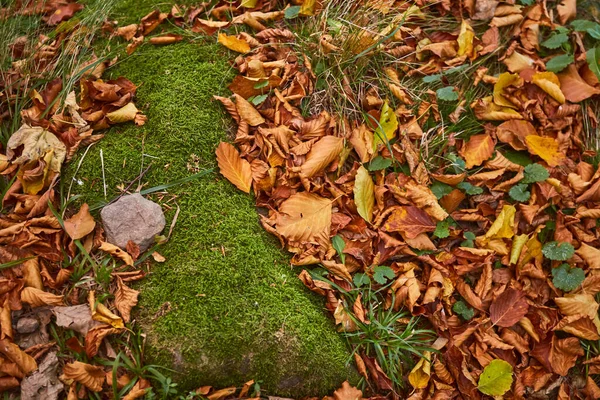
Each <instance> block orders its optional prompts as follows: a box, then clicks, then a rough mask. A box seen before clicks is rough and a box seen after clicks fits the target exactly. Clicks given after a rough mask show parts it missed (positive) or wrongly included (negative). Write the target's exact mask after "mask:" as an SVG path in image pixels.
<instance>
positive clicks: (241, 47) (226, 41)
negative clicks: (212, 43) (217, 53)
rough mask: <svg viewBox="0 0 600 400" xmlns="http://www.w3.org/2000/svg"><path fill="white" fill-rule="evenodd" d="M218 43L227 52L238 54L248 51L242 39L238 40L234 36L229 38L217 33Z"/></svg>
mask: <svg viewBox="0 0 600 400" xmlns="http://www.w3.org/2000/svg"><path fill="white" fill-rule="evenodd" d="M218 41H219V43H221V44H222V45H223V46H225V47H227V48H228V49H229V50H233V51H236V52H238V53H242V54H243V53H248V52H249V51H250V45H249V44H248V42H246V41H245V40H243V39H238V38H237V37H235V36H233V35H232V36H229V35H226V34H224V33H219V39H218Z"/></svg>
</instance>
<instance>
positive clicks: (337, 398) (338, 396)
mask: <svg viewBox="0 0 600 400" xmlns="http://www.w3.org/2000/svg"><path fill="white" fill-rule="evenodd" d="M362 395H363V394H362V391H360V390H358V389H357V388H355V387H354V386H351V385H350V384H349V383H348V381H344V382H343V383H342V387H340V388H339V389H337V390H336V391H335V392H333V398H334V400H362V398H363V397H362Z"/></svg>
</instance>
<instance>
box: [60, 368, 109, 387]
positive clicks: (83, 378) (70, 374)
mask: <svg viewBox="0 0 600 400" xmlns="http://www.w3.org/2000/svg"><path fill="white" fill-rule="evenodd" d="M63 378H64V379H71V380H74V381H75V382H79V383H81V384H82V385H83V386H85V387H86V388H88V389H90V390H91V391H93V392H100V391H101V390H102V384H103V382H104V379H105V373H104V369H102V368H101V367H97V366H95V365H90V364H86V363H82V362H80V361H74V362H72V363H69V364H66V365H65V366H64V368H63Z"/></svg>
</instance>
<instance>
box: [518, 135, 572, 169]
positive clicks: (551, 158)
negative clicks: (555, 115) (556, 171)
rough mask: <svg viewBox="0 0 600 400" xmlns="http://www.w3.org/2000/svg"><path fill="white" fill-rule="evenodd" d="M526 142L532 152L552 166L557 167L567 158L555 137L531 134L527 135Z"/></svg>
mask: <svg viewBox="0 0 600 400" xmlns="http://www.w3.org/2000/svg"><path fill="white" fill-rule="evenodd" d="M525 142H526V144H527V149H528V150H529V152H530V153H531V154H534V155H536V156H539V157H540V158H541V159H542V160H544V161H546V162H547V163H548V165H549V166H551V167H556V166H557V165H559V164H560V163H561V162H562V160H563V159H564V158H565V155H564V154H563V153H561V152H560V150H559V148H558V142H557V141H556V139H554V138H551V137H542V136H538V135H529V136H527V137H525Z"/></svg>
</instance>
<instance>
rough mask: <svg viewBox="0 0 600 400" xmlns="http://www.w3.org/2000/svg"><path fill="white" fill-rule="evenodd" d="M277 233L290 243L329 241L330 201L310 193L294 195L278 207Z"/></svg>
mask: <svg viewBox="0 0 600 400" xmlns="http://www.w3.org/2000/svg"><path fill="white" fill-rule="evenodd" d="M279 211H280V213H281V215H280V216H279V218H278V219H277V228H276V229H277V232H278V233H279V234H281V235H283V236H284V237H286V238H287V239H288V240H292V241H314V240H318V239H321V240H327V241H328V240H329V231H330V228H331V201H330V200H328V199H325V198H323V197H320V196H317V195H315V194H312V193H306V192H301V193H296V194H294V195H292V196H291V197H290V198H289V199H287V200H286V201H284V202H283V203H282V204H281V206H280V207H279Z"/></svg>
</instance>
